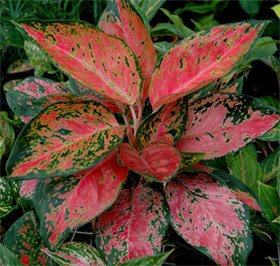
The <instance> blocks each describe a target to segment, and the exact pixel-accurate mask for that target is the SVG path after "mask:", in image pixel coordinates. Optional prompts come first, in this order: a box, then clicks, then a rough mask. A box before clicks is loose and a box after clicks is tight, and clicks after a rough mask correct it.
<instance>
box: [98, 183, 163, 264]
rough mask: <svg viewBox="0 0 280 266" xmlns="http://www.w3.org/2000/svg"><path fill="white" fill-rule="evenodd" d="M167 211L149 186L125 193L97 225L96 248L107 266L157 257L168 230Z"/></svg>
mask: <svg viewBox="0 0 280 266" xmlns="http://www.w3.org/2000/svg"><path fill="white" fill-rule="evenodd" d="M166 207H167V206H166V204H165V201H164V198H163V196H162V194H161V193H160V192H157V191H155V190H153V189H152V188H150V187H148V186H144V185H142V184H140V185H138V186H137V187H136V188H135V189H133V190H132V191H130V190H129V189H124V190H123V191H122V192H121V194H120V196H119V198H118V199H117V201H116V203H115V204H114V205H113V206H112V208H111V209H110V210H109V211H107V212H105V213H103V214H102V215H101V216H99V217H98V220H97V224H96V227H97V236H96V241H97V247H98V249H99V250H100V253H101V255H103V256H104V257H105V260H106V263H107V265H116V264H118V263H119V262H125V261H128V260H130V259H133V258H139V257H144V256H152V255H157V254H159V253H160V250H161V241H162V239H163V237H164V235H165V232H166V229H167V226H168V224H167V215H168V210H167V209H166Z"/></svg>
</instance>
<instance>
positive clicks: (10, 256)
mask: <svg viewBox="0 0 280 266" xmlns="http://www.w3.org/2000/svg"><path fill="white" fill-rule="evenodd" d="M0 265H3V266H4V265H16V266H21V265H23V264H22V263H21V262H20V260H19V259H18V258H17V257H16V255H15V254H14V253H12V252H11V251H10V250H9V249H8V248H6V247H5V246H4V245H3V244H2V243H0Z"/></svg>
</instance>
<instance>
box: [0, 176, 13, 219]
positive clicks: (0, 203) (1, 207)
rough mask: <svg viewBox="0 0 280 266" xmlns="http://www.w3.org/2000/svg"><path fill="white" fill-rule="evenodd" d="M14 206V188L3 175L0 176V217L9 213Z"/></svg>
mask: <svg viewBox="0 0 280 266" xmlns="http://www.w3.org/2000/svg"><path fill="white" fill-rule="evenodd" d="M14 208H15V203H14V196H13V191H12V188H11V187H10V185H9V183H8V182H7V181H6V180H5V179H4V178H3V177H0V218H2V217H4V216H6V215H7V214H9V213H10V212H11V211H12V210H13V209H14Z"/></svg>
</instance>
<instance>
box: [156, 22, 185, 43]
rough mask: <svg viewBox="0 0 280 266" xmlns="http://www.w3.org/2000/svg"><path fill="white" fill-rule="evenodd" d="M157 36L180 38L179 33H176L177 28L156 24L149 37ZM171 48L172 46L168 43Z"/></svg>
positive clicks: (166, 24) (167, 24) (170, 25)
mask: <svg viewBox="0 0 280 266" xmlns="http://www.w3.org/2000/svg"><path fill="white" fill-rule="evenodd" d="M159 36H180V31H178V29H177V27H176V26H175V25H173V24H170V23H158V24H157V25H156V26H155V27H154V28H152V30H151V37H159ZM169 45H171V46H172V44H170V43H169Z"/></svg>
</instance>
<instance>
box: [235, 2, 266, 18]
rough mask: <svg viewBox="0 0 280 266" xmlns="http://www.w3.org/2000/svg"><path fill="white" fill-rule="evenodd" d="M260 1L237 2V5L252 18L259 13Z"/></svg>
mask: <svg viewBox="0 0 280 266" xmlns="http://www.w3.org/2000/svg"><path fill="white" fill-rule="evenodd" d="M262 1H263V0H254V1H248V0H239V4H240V5H241V7H242V8H243V10H244V11H245V12H246V13H247V14H248V15H249V16H250V17H254V16H255V15H257V14H258V13H259V10H260V5H261V3H262Z"/></svg>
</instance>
